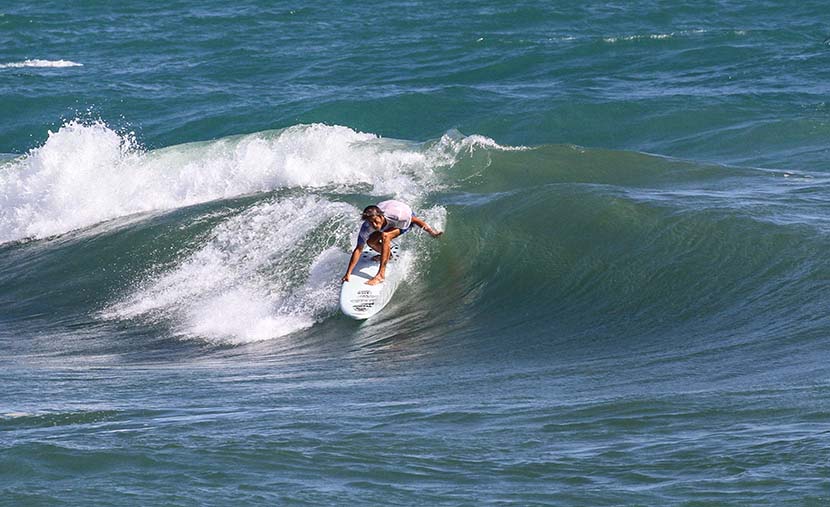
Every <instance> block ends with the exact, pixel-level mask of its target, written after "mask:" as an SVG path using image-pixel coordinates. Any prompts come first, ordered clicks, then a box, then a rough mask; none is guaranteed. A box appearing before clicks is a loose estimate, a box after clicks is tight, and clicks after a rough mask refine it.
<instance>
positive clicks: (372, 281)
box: [366, 275, 383, 285]
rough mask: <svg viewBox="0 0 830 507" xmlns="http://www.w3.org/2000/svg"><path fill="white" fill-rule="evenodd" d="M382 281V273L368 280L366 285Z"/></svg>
mask: <svg viewBox="0 0 830 507" xmlns="http://www.w3.org/2000/svg"><path fill="white" fill-rule="evenodd" d="M382 282H383V277H382V276H380V275H377V276H376V277H374V278H372V279H371V280H369V281H368V282H366V285H377V284H379V283H382Z"/></svg>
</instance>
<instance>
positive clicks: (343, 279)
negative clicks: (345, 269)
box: [340, 273, 349, 282]
mask: <svg viewBox="0 0 830 507" xmlns="http://www.w3.org/2000/svg"><path fill="white" fill-rule="evenodd" d="M340 281H341V282H348V281H349V273H346V274H345V275H343V278H341V279H340Z"/></svg>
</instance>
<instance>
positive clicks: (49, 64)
mask: <svg viewBox="0 0 830 507" xmlns="http://www.w3.org/2000/svg"><path fill="white" fill-rule="evenodd" d="M83 66H84V65H83V64H82V63H77V62H73V61H70V60H37V59H35V60H24V61H22V62H12V63H0V69H15V68H21V67H46V68H61V67H83Z"/></svg>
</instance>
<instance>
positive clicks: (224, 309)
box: [102, 197, 358, 343]
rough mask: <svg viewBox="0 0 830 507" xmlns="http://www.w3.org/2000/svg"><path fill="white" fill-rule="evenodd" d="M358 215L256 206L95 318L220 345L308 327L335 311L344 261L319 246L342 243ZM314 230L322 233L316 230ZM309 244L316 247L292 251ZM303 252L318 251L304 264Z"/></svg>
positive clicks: (322, 207) (340, 209)
mask: <svg viewBox="0 0 830 507" xmlns="http://www.w3.org/2000/svg"><path fill="white" fill-rule="evenodd" d="M357 211H358V210H357V209H355V208H354V207H353V206H350V205H348V204H345V203H339V202H330V201H327V200H325V199H321V198H317V197H299V198H288V199H284V200H271V201H269V202H266V203H261V204H257V205H255V206H253V207H252V208H250V209H248V210H246V211H245V212H243V213H241V214H239V215H237V216H235V217H233V218H231V219H228V220H226V221H225V222H223V223H221V224H220V225H219V226H217V227H216V228H215V229H214V230H213V231H212V233H211V238H212V239H210V240H209V241H207V242H206V243H205V244H204V245H203V246H202V247H201V248H199V249H198V250H197V251H196V252H194V253H192V254H191V255H188V256H187V257H186V258H184V259H182V260H181V261H180V262H179V263H178V265H177V266H175V267H174V268H173V269H171V270H169V271H168V272H166V273H162V274H159V275H158V276H150V277H148V279H147V280H146V281H145V282H144V283H142V284H139V287H137V288H136V289H135V290H134V291H133V292H132V293H131V294H130V295H129V296H127V297H126V298H124V299H123V300H122V301H120V302H118V303H116V304H114V305H113V306H112V307H111V308H109V309H108V310H106V311H105V312H104V313H103V314H102V316H103V317H104V318H109V319H112V318H118V319H131V318H144V319H150V320H157V321H163V322H170V323H172V325H173V327H174V328H175V330H176V332H177V333H178V334H180V335H183V336H186V337H193V338H200V339H206V340H209V341H212V342H222V343H245V342H252V341H258V340H265V339H270V338H275V337H279V336H283V335H286V334H289V333H292V332H294V331H298V330H300V329H304V328H307V327H309V326H311V325H312V324H314V322H316V321H317V320H318V319H320V318H321V317H322V316H325V315H327V314H328V313H330V312H332V311H333V310H334V309H336V304H337V297H338V292H337V290H338V283H337V282H338V280H339V276H338V275H339V274H340V272H341V271H343V269H344V267H345V265H346V263H347V259H348V254H347V253H346V252H345V251H344V250H342V249H340V248H336V247H333V246H329V247H326V246H325V243H324V242H322V241H321V240H322V239H323V238H325V239H327V240H337V239H338V238H339V239H340V240H346V239H347V238H348V237H349V236H350V235H351V234H352V232H353V229H354V223H353V222H354V220H353V219H354V216H355V215H356V214H357ZM298 223H302V224H303V225H302V227H299V226H297V224H298ZM321 226H324V227H326V229H325V231H326V232H322V233H321V232H320V231H316V232H315V229H316V228H317V227H321ZM332 231H333V232H332ZM321 235H322V236H323V238H321ZM309 241H311V242H314V241H318V242H320V243H318V244H316V245H314V246H308V245H307V248H297V247H296V245H298V244H303V243H304V242H309ZM318 245H319V246H318ZM309 251H314V252H317V253H316V255H315V256H314V257H313V258H308V257H307V255H306V253H307V252H309Z"/></svg>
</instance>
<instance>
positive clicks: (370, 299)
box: [340, 245, 403, 320]
mask: <svg viewBox="0 0 830 507" xmlns="http://www.w3.org/2000/svg"><path fill="white" fill-rule="evenodd" d="M375 255H378V253H377V252H375V251H374V250H372V249H371V248H369V247H368V246H367V247H366V248H365V249H364V250H363V253H361V254H360V259H358V261H357V265H355V267H354V269H353V270H352V274H351V276H350V277H349V281H348V282H343V285H342V286H341V287H340V311H342V312H343V313H344V314H345V315H347V316H349V317H351V318H353V319H356V320H365V319H368V318H369V317H372V316H373V315H375V314H377V313H378V312H379V311H381V310H383V307H384V306H386V305H387V304H388V303H389V301H391V300H392V295H393V294H394V293H395V290H396V289H397V288H398V284H399V283H400V281H401V278H402V277H403V276H402V275H403V273H401V272H400V269H399V268H400V266H398V265H397V264H398V262H397V261H398V245H392V247H391V248H390V255H389V262H388V263H386V273H385V276H384V278H383V283H379V284H377V285H366V282H368V281H369V280H371V279H372V278H374V276H375V275H376V274H378V267H379V266H380V263H379V262H378V261H374V260H372V258H373V257H374V256H375Z"/></svg>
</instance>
